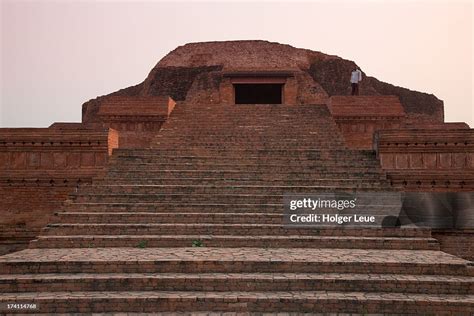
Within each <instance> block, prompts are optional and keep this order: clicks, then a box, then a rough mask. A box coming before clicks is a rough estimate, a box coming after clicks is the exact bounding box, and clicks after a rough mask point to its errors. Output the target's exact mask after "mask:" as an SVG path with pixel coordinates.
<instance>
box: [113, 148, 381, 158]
mask: <svg viewBox="0 0 474 316" xmlns="http://www.w3.org/2000/svg"><path fill="white" fill-rule="evenodd" d="M197 149H198V148H196V150H197ZM186 150H187V148H174V149H162V148H148V149H134V148H128V149H127V148H117V149H114V154H113V155H114V157H124V158H128V157H131V158H133V157H137V158H156V157H199V158H200V157H204V158H205V157H220V158H222V157H225V158H237V159H238V158H240V157H242V158H254V157H255V158H262V157H273V158H276V159H281V158H291V157H298V158H308V159H310V158H315V157H316V158H318V157H321V156H322V155H328V156H333V157H336V156H342V157H345V156H347V155H356V156H360V157H365V158H374V159H375V157H376V156H375V151H373V150H349V149H347V148H340V149H337V148H336V149H334V148H331V149H327V150H326V149H325V150H322V149H321V148H315V149H295V150H292V151H288V150H281V149H261V148H253V149H242V148H236V149H233V150H229V151H226V150H221V149H213V150H211V149H210V150H208V151H205V152H201V153H192V152H188V153H187V152H186ZM223 153H227V154H228V155H222V154H223Z"/></svg>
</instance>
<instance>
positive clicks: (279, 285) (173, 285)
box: [0, 273, 474, 295]
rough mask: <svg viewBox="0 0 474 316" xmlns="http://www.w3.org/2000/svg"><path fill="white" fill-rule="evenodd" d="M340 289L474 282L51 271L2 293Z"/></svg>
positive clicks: (473, 282) (431, 289) (467, 284)
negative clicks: (46, 290)
mask: <svg viewBox="0 0 474 316" xmlns="http://www.w3.org/2000/svg"><path fill="white" fill-rule="evenodd" d="M44 289H48V292H63V291H71V292H78V291H94V292H96V291H113V292H117V291H152V290H157V289H159V290H160V291H211V292H227V291H267V292H269V293H271V292H278V291H339V292H359V291H360V292H363V291H367V292H385V293H423V294H457V295H472V293H474V278H473V277H459V276H449V275H446V276H444V275H437V276H433V275H410V274H356V273H345V274H342V273H127V274H122V273H78V274H70V273H63V274H61V273H45V274H24V275H21V274H13V275H0V292H1V293H24V292H34V291H37V292H43V291H44Z"/></svg>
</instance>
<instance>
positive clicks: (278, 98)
mask: <svg viewBox="0 0 474 316" xmlns="http://www.w3.org/2000/svg"><path fill="white" fill-rule="evenodd" d="M282 88H283V84H275V83H261V84H249V83H245V84H234V91H235V104H282Z"/></svg>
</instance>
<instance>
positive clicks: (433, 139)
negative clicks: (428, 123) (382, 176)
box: [374, 129, 474, 191]
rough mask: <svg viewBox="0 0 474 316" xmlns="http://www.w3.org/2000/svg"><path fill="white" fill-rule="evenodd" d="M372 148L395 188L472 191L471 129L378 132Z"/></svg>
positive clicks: (473, 134)
mask: <svg viewBox="0 0 474 316" xmlns="http://www.w3.org/2000/svg"><path fill="white" fill-rule="evenodd" d="M374 146H375V150H376V151H377V156H378V158H379V160H380V164H381V166H382V168H383V169H384V171H386V172H387V175H388V177H389V178H390V180H391V181H392V184H393V185H394V186H395V187H399V188H403V189H407V190H435V191H446V190H448V191H450V190H454V191H457V190H468V191H469V190H474V129H432V130H415V129H404V130H386V131H378V132H376V134H375V137H374Z"/></svg>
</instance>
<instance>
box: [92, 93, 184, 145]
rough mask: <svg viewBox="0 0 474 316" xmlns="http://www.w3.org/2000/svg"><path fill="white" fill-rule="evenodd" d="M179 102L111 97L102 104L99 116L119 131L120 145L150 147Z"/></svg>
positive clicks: (165, 98)
mask: <svg viewBox="0 0 474 316" xmlns="http://www.w3.org/2000/svg"><path fill="white" fill-rule="evenodd" d="M175 104H176V103H175V102H174V101H173V100H172V99H171V98H169V97H161V96H159V97H139V96H133V97H128V96H111V97H108V98H107V99H106V100H104V101H103V102H102V104H101V105H100V108H99V112H98V117H99V120H100V121H101V122H103V125H104V126H106V127H110V128H112V129H114V130H117V131H118V135H119V140H118V142H119V146H120V148H147V147H150V144H151V140H152V139H153V138H154V137H155V135H156V134H157V133H158V131H159V130H160V129H161V126H162V125H163V123H164V122H166V120H167V119H168V116H169V115H170V114H171V112H172V111H173V109H174V106H175Z"/></svg>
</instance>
